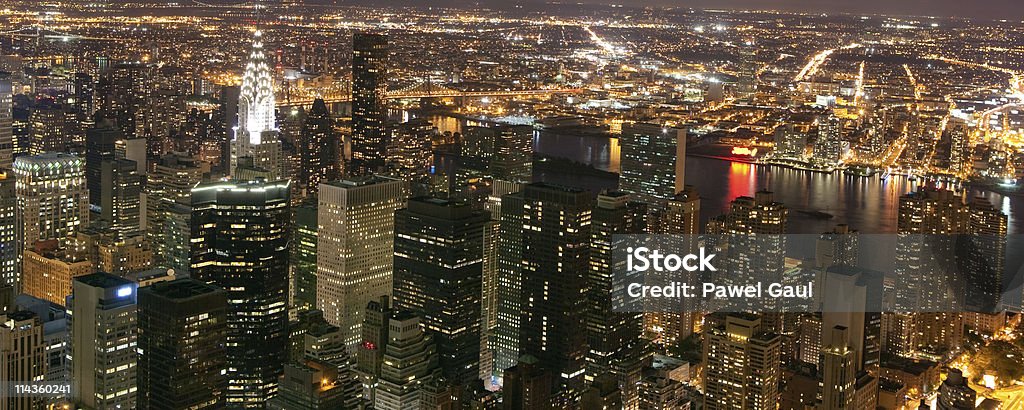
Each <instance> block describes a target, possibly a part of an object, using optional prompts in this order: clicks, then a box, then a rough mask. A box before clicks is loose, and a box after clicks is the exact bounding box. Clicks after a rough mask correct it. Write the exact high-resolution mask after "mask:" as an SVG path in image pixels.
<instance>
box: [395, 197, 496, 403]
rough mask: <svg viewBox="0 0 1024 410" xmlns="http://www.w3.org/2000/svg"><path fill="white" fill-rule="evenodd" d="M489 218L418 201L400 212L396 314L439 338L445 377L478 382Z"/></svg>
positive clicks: (477, 211) (453, 205)
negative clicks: (411, 319)
mask: <svg viewBox="0 0 1024 410" xmlns="http://www.w3.org/2000/svg"><path fill="white" fill-rule="evenodd" d="M490 219H491V218H490V214H488V213H487V211H486V210H484V209H482V208H477V207H474V206H473V205H471V204H470V203H466V202H449V201H447V200H443V199H436V198H414V199H411V200H409V203H408V207H407V208H406V209H402V210H399V211H398V212H395V244H394V246H395V261H394V304H395V309H398V310H404V311H411V312H412V313H413V314H415V315H417V316H420V317H421V318H422V320H421V321H420V323H421V324H422V325H423V327H424V328H425V329H426V330H427V331H428V332H430V333H431V335H432V336H433V337H434V342H435V343H436V345H437V353H438V362H439V365H440V367H441V371H442V375H443V376H444V377H445V378H446V379H447V380H448V381H449V382H450V383H454V384H458V385H461V384H464V383H469V382H471V381H473V380H477V377H478V376H479V368H480V303H481V302H480V294H481V287H480V286H481V275H482V258H483V234H484V226H485V225H486V224H487V223H488V222H489V221H490Z"/></svg>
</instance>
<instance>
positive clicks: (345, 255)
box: [316, 176, 408, 351]
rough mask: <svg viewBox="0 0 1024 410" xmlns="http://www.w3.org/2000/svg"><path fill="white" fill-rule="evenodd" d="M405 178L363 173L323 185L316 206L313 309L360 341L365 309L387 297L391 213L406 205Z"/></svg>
mask: <svg viewBox="0 0 1024 410" xmlns="http://www.w3.org/2000/svg"><path fill="white" fill-rule="evenodd" d="M407 192H408V188H407V185H406V184H405V183H404V182H403V181H399V180H393V179H386V178H382V177H375V176H366V177H360V178H356V179H347V180H342V181H336V182H330V183H325V184H322V185H321V186H320V194H319V197H318V198H319V203H318V205H317V214H318V217H317V219H318V221H319V222H318V224H319V225H320V229H319V232H318V233H317V234H318V237H317V255H316V257H317V263H316V266H317V275H316V300H317V308H319V309H320V310H322V311H323V312H324V318H325V319H327V323H330V324H332V325H335V326H338V327H340V328H341V330H342V331H343V332H345V340H346V342H347V344H348V346H349V349H350V350H351V351H354V350H355V348H356V346H357V345H358V344H359V339H360V336H361V332H360V328H361V326H362V322H363V309H364V308H365V307H366V304H367V303H369V302H370V301H374V300H378V298H380V297H381V296H390V295H391V290H392V266H393V264H394V235H395V231H394V227H395V211H396V210H398V209H399V208H402V207H403V206H404V204H405V199H406V196H407Z"/></svg>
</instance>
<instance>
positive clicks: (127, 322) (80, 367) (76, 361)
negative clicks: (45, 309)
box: [69, 272, 138, 409]
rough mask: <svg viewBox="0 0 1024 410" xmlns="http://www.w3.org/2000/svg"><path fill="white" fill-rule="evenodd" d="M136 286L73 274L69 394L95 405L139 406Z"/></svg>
mask: <svg viewBox="0 0 1024 410" xmlns="http://www.w3.org/2000/svg"><path fill="white" fill-rule="evenodd" d="M137 287H138V285H137V284H135V282H132V281H130V280H127V279H123V278H120V277H117V276H114V275H111V274H108V273H103V272H97V273H93V274H89V275H85V276H79V277H77V278H75V281H74V285H73V286H72V289H73V291H72V292H73V293H72V298H73V299H72V301H71V306H70V307H69V310H70V312H71V364H72V368H71V393H72V396H73V398H74V401H75V402H76V403H77V404H79V405H82V406H85V407H88V408H94V409H117V408H121V409H133V408H136V404H137V402H136V391H137V381H136V375H137V373H136V371H137V364H138V355H137V353H136V344H137V342H138V340H137V339H138V327H137V322H136V310H137V306H136V290H137Z"/></svg>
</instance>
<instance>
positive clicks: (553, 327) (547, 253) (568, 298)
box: [498, 183, 591, 404]
mask: <svg viewBox="0 0 1024 410" xmlns="http://www.w3.org/2000/svg"><path fill="white" fill-rule="evenodd" d="M515 195H521V198H522V204H523V205H522V207H514V206H513V207H508V208H506V207H505V203H504V202H503V204H502V213H503V214H508V213H518V214H519V215H520V216H519V218H522V224H521V225H519V227H518V229H519V230H520V232H519V235H520V238H521V243H522V246H523V247H524V250H523V251H522V252H521V260H520V263H519V264H518V269H519V270H520V273H519V278H520V279H521V282H520V283H521V288H520V292H519V307H518V309H516V310H515V311H510V310H505V311H504V312H503V311H502V310H499V311H498V315H499V318H498V321H499V325H498V326H499V329H500V328H501V327H502V326H508V325H509V324H508V323H501V322H502V321H503V320H505V319H504V318H503V317H502V316H503V315H517V316H519V320H518V322H519V323H518V328H519V329H518V337H517V338H516V339H517V340H518V349H519V351H520V352H521V353H522V354H528V355H531V356H534V357H536V358H537V359H538V360H539V361H540V363H542V364H543V366H544V367H546V368H548V370H550V371H551V373H552V375H554V377H555V378H556V380H555V381H554V385H553V386H554V387H553V393H554V394H556V395H557V396H558V401H559V402H560V403H562V404H566V403H572V402H574V401H575V400H578V398H579V395H580V394H581V393H582V392H583V391H582V389H583V380H584V372H585V370H586V354H587V340H586V326H587V324H586V316H585V315H584V313H585V312H586V304H587V298H586V293H585V290H586V287H587V285H586V283H587V274H588V271H589V267H590V266H589V265H590V259H589V248H590V229H591V205H590V202H591V198H590V194H589V193H587V192H586V191H583V190H577V189H571V188H564V187H557V186H552V185H547V184H544V183H534V184H530V185H527V186H526V187H525V188H524V189H523V192H521V193H520V194H515ZM506 198H508V197H506ZM510 202H511V201H510ZM503 219H505V216H504V215H503ZM510 219H515V218H510ZM502 233H504V232H502ZM509 279H510V280H515V278H509ZM507 285H508V284H507V283H502V284H501V285H499V286H507ZM506 296H508V295H506ZM508 307H511V306H509V305H506V309H507V308H508ZM499 309H501V308H500V307H499ZM499 336H502V334H501V333H499Z"/></svg>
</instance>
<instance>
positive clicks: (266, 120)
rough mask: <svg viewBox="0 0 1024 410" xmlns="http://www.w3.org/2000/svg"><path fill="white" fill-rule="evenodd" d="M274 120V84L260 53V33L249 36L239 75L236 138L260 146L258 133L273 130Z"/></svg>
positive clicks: (268, 67) (261, 51)
mask: <svg viewBox="0 0 1024 410" xmlns="http://www.w3.org/2000/svg"><path fill="white" fill-rule="evenodd" d="M276 130H277V125H276V124H275V121H274V83H273V79H272V78H271V76H270V65H268V64H267V56H266V54H264V53H263V39H262V33H261V32H260V31H259V30H256V32H255V33H254V34H253V40H252V51H251V52H250V54H249V61H248V62H247V63H246V65H245V74H244V75H243V76H242V90H241V93H240V95H239V98H238V133H237V134H236V136H237V137H242V138H248V139H249V141H248V142H249V143H250V144H260V143H261V140H262V138H261V137H262V133H264V132H268V131H276Z"/></svg>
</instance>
